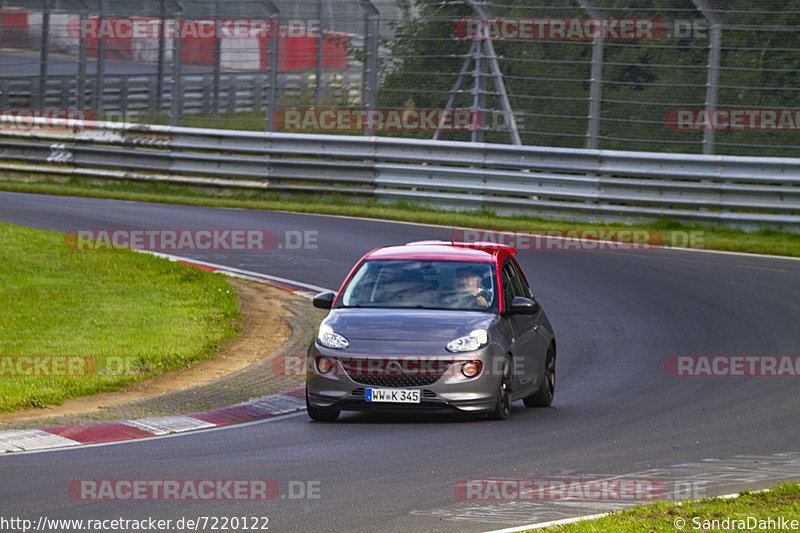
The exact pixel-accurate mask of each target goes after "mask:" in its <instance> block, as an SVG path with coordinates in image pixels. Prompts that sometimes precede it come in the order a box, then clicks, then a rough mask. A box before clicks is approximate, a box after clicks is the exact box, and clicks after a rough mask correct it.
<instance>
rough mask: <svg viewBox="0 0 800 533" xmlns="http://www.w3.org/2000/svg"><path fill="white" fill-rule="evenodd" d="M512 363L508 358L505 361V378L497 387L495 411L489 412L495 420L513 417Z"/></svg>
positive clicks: (490, 416)
mask: <svg viewBox="0 0 800 533" xmlns="http://www.w3.org/2000/svg"><path fill="white" fill-rule="evenodd" d="M511 382H512V376H511V363H510V362H509V360H508V359H506V360H505V362H504V363H503V378H502V379H501V380H500V385H498V387H497V403H496V405H495V408H494V411H492V412H491V413H490V414H489V418H491V419H493V420H508V419H509V418H511Z"/></svg>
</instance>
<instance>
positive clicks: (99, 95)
mask: <svg viewBox="0 0 800 533" xmlns="http://www.w3.org/2000/svg"><path fill="white" fill-rule="evenodd" d="M105 14H106V0H100V16H99V20H98V27H101V28H102V27H103V19H104V18H105ZM105 55H106V42H105V39H103V36H102V34H99V35H98V36H97V68H96V69H95V72H96V74H97V79H96V80H95V89H94V94H95V96H94V97H95V107H96V108H97V118H98V119H101V118H102V115H103V92H104V91H105V81H104V80H103V77H104V76H105Z"/></svg>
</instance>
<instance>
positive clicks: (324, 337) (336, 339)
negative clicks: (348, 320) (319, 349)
mask: <svg viewBox="0 0 800 533" xmlns="http://www.w3.org/2000/svg"><path fill="white" fill-rule="evenodd" d="M317 340H318V341H319V343H320V344H321V345H323V346H325V347H326V348H333V349H335V350H344V349H345V348H347V347H348V346H350V342H349V341H348V340H347V339H345V338H344V337H342V336H341V335H339V334H338V333H336V332H334V331H333V328H331V327H330V326H327V325H325V324H323V325H321V326H320V327H319V333H318V334H317Z"/></svg>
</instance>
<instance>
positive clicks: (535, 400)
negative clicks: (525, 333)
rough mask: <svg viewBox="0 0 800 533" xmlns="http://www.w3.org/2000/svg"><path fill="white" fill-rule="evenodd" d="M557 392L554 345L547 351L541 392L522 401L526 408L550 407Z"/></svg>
mask: <svg viewBox="0 0 800 533" xmlns="http://www.w3.org/2000/svg"><path fill="white" fill-rule="evenodd" d="M555 391H556V347H555V346H553V345H552V344H551V345H550V347H549V348H548V349H547V358H546V359H545V361H544V373H543V374H542V382H541V384H540V385H539V390H537V391H536V392H534V393H533V394H531V395H530V396H527V397H525V398H523V399H522V401H523V402H525V406H526V407H549V406H550V404H551V403H553V395H554V394H555Z"/></svg>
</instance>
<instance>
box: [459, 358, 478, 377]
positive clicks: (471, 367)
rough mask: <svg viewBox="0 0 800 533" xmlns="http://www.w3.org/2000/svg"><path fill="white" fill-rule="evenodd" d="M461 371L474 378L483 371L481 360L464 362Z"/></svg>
mask: <svg viewBox="0 0 800 533" xmlns="http://www.w3.org/2000/svg"><path fill="white" fill-rule="evenodd" d="M461 373H462V374H464V376H466V377H468V378H474V377H475V376H477V375H478V374H480V373H481V362H480V361H470V362H469V363H464V365H463V366H462V367H461Z"/></svg>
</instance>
